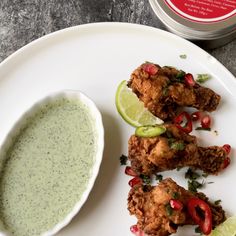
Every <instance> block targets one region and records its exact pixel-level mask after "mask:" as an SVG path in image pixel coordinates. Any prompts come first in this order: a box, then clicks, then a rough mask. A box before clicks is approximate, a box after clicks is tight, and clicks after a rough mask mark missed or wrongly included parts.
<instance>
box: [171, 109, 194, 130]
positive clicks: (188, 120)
mask: <svg viewBox="0 0 236 236" xmlns="http://www.w3.org/2000/svg"><path fill="white" fill-rule="evenodd" d="M185 119H186V123H185V124H184V125H183V126H182V125H181V124H182V123H183V122H184V120H185ZM174 124H175V125H176V127H177V128H179V129H180V130H182V131H183V132H185V133H187V134H188V133H190V132H191V131H192V130H193V124H192V121H191V116H190V115H189V114H188V113H187V112H185V111H184V112H182V113H180V114H179V115H178V116H176V117H175V118H174Z"/></svg>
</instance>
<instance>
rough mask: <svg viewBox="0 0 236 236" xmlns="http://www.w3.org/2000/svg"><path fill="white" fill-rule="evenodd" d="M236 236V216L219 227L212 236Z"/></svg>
mask: <svg viewBox="0 0 236 236" xmlns="http://www.w3.org/2000/svg"><path fill="white" fill-rule="evenodd" d="M235 235H236V216H233V217H230V218H228V219H227V220H226V221H225V222H224V223H222V224H220V225H219V226H217V227H216V228H215V229H214V230H213V231H212V232H211V234H210V236H235Z"/></svg>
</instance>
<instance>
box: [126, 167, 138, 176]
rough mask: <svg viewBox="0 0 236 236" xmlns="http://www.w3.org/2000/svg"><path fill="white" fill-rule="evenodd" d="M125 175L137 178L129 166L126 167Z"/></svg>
mask: <svg viewBox="0 0 236 236" xmlns="http://www.w3.org/2000/svg"><path fill="white" fill-rule="evenodd" d="M125 174H127V175H130V176H137V174H136V173H135V172H134V171H133V170H132V168H131V167H130V166H126V168H125Z"/></svg>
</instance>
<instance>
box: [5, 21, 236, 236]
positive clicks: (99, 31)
mask: <svg viewBox="0 0 236 236" xmlns="http://www.w3.org/2000/svg"><path fill="white" fill-rule="evenodd" d="M180 54H187V59H181V58H180V57H179V55H180ZM144 61H153V62H156V63H159V64H160V65H172V66H175V67H179V68H181V69H183V70H186V71H189V72H192V73H193V74H197V73H209V74H211V75H212V76H213V78H212V79H211V80H210V81H209V82H207V83H206V85H207V86H209V87H211V88H213V89H214V90H215V91H216V92H218V93H219V94H221V96H222V102H221V105H220V106H219V108H218V109H217V111H216V112H214V113H212V116H213V118H214V124H213V129H217V130H218V132H219V135H218V136H215V135H214V134H213V133H211V132H203V131H202V132H198V133H197V135H198V137H199V138H200V142H201V143H204V145H211V144H216V145H223V144H225V143H229V144H231V146H232V148H233V149H234V148H236V139H235V132H236V128H235V125H234V123H235V120H236V82H235V80H234V77H233V75H232V74H231V73H230V72H229V71H227V70H226V69H225V68H224V67H223V66H222V65H221V64H220V63H219V62H218V61H217V60H216V59H214V58H213V57H212V56H210V55H209V54H207V53H206V52H204V51H203V50H201V49H200V48H198V47H197V46H195V45H193V44H191V43H190V42H188V41H186V40H184V39H181V38H179V37H177V36H175V35H173V34H170V33H167V32H165V31H161V30H158V29H154V28H150V27H145V26H140V25H131V24H125V23H100V24H90V25H82V26H78V27H73V28H69V29H65V30H62V31H59V32H56V33H54V34H51V35H47V36H45V37H43V38H41V39H39V40H36V41H34V42H33V43H30V44H29V45H27V46H25V47H23V48H22V49H20V50H19V51H17V52H16V53H14V54H13V55H12V56H10V57H9V58H7V59H6V60H5V61H4V62H2V64H1V65H0V78H1V80H0V111H1V115H0V143H1V142H2V141H3V139H4V137H5V136H6V134H7V132H8V131H9V130H10V129H11V127H12V125H13V124H14V122H15V120H16V119H17V118H19V117H20V116H21V115H22V113H23V112H24V111H25V110H27V109H28V108H29V107H31V105H32V104H34V103H35V102H36V101H37V100H39V99H41V98H42V97H44V96H45V95H47V94H49V93H51V92H54V91H58V90H63V89H78V90H80V91H82V92H84V93H85V94H87V95H88V96H89V97H91V99H93V100H94V101H95V102H96V104H97V106H98V108H99V109H100V111H101V112H102V115H103V120H104V126H105V150H104V159H103V163H102V166H101V170H100V173H99V176H98V178H97V180H96V183H95V186H94V188H93V190H92V192H91V194H90V196H89V199H88V200H87V202H86V203H85V205H84V206H83V208H82V209H81V211H80V213H79V214H78V215H77V216H76V217H75V218H74V220H73V221H72V222H71V224H70V225H69V226H67V227H66V228H65V229H64V230H62V231H61V232H60V233H59V234H58V235H60V236H63V235H67V236H69V235H86V236H94V235H103V236H110V235H113V236H120V235H132V234H131V233H130V232H129V226H130V225H132V224H134V223H135V222H136V220H135V218H134V217H131V216H129V213H128V211H127V210H126V208H127V202H126V199H127V194H128V191H129V186H128V184H127V182H128V180H129V179H130V178H129V177H128V176H125V175H124V173H123V171H124V167H120V164H119V156H120V155H121V154H122V153H124V154H126V153H127V141H128V138H129V136H130V135H131V134H132V132H133V128H132V127H130V126H129V125H127V124H126V123H125V122H123V120H122V119H121V118H120V116H119V115H118V113H117V112H116V108H115V103H114V97H115V91H116V88H117V85H118V84H119V83H120V81H122V80H124V79H129V76H130V73H131V72H132V71H133V70H134V69H135V68H136V67H137V66H138V65H139V64H141V63H142V62H144ZM233 154H234V152H232V154H231V156H232V164H231V165H230V167H229V168H228V169H227V171H225V172H223V173H222V174H220V175H219V176H217V177H212V176H211V177H208V180H209V181H213V182H214V183H213V184H209V185H208V186H207V188H206V189H204V190H203V191H204V192H205V193H206V194H207V195H208V196H209V197H210V198H212V199H213V200H218V199H222V205H223V207H224V208H225V210H226V211H227V213H228V214H229V215H236V204H235V200H234V197H233V196H235V195H236V189H235V188H234V186H235V182H234V181H235V179H236V171H235V168H236V163H235V161H234V160H233ZM167 175H170V176H171V177H173V179H175V180H176V181H177V182H178V183H179V184H180V185H183V186H185V187H186V180H185V179H184V177H183V173H182V172H168V173H165V176H167ZM187 228H188V227H187ZM187 228H186V227H185V228H184V229H181V230H180V231H179V233H178V234H177V235H179V236H180V235H181V236H189V235H194V233H193V230H192V229H187Z"/></svg>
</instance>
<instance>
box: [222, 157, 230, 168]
mask: <svg viewBox="0 0 236 236" xmlns="http://www.w3.org/2000/svg"><path fill="white" fill-rule="evenodd" d="M229 165H230V158H229V157H226V158H225V159H224V166H223V169H225V168H227V167H228V166H229Z"/></svg>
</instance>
